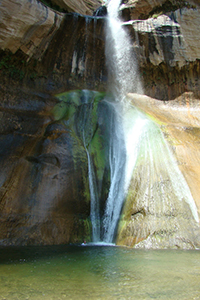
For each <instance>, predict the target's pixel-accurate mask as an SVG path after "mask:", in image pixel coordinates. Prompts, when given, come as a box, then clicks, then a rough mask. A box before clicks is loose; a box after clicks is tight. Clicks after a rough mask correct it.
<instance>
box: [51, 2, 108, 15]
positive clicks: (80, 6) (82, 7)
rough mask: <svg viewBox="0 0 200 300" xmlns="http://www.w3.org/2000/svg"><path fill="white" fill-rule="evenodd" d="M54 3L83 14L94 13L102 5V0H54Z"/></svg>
mask: <svg viewBox="0 0 200 300" xmlns="http://www.w3.org/2000/svg"><path fill="white" fill-rule="evenodd" d="M52 2H53V3H55V4H56V5H58V6H59V7H61V8H63V9H65V10H67V11H69V12H77V13H79V14H82V15H93V12H94V11H95V10H96V9H97V8H98V7H99V6H101V5H102V2H103V1H101V0H87V1H85V0H77V1H73V0H53V1H52Z"/></svg>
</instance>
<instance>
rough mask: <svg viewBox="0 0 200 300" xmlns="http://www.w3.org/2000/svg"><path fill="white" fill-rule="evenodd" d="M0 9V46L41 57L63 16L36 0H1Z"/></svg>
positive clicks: (13, 51)
mask: <svg viewBox="0 0 200 300" xmlns="http://www.w3.org/2000/svg"><path fill="white" fill-rule="evenodd" d="M0 10H1V21H0V48H1V49H3V50H5V49H9V50H10V51H11V52H12V53H15V52H16V51H17V50H21V51H22V52H24V53H25V54H27V55H28V56H29V57H31V56H32V55H33V54H36V53H37V56H38V57H41V55H42V53H43V52H44V51H45V50H46V48H47V47H48V45H49V43H50V41H51V39H52V37H53V35H54V33H55V32H56V30H57V29H58V28H59V26H60V23H61V21H62V18H63V15H61V14H59V13H56V12H54V11H52V10H50V9H49V8H48V7H46V6H44V5H42V3H40V2H39V1H37V0H31V1H23V0H17V1H15V0H14V1H6V0H5V1H4V0H3V1H1V4H0Z"/></svg>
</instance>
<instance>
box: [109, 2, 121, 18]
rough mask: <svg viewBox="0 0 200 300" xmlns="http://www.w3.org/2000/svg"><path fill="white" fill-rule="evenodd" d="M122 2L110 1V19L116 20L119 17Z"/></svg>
mask: <svg viewBox="0 0 200 300" xmlns="http://www.w3.org/2000/svg"><path fill="white" fill-rule="evenodd" d="M120 4H121V0H110V1H109V3H108V16H109V17H110V18H114V19H116V18H117V17H118V12H119V6H120Z"/></svg>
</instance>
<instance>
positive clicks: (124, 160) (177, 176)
mask: <svg viewBox="0 0 200 300" xmlns="http://www.w3.org/2000/svg"><path fill="white" fill-rule="evenodd" d="M120 3H121V1H120V0H110V1H109V3H108V18H107V29H106V49H105V52H106V61H107V68H108V86H109V88H108V91H109V92H110V93H111V94H112V95H113V97H114V99H115V100H114V101H109V100H108V101H107V102H108V105H109V106H110V107H112V109H113V112H114V113H113V115H112V120H110V129H109V130H110V141H109V145H110V146H109V147H110V148H109V149H110V150H109V164H110V190H109V194H108V198H107V201H106V204H105V210H104V215H103V217H102V221H101V222H100V221H99V215H100V214H99V211H98V209H99V206H98V205H97V203H98V199H96V198H95V197H94V195H95V193H94V185H95V178H93V177H92V166H91V159H90V157H89V153H88V151H87V155H88V164H89V177H90V191H91V201H93V202H92V203H91V221H92V226H93V241H94V242H98V241H103V242H105V243H112V242H114V241H115V236H116V232H117V226H118V222H119V219H120V214H121V211H122V208H123V203H124V199H125V197H126V194H127V191H128V188H129V184H130V181H131V180H132V177H133V176H134V172H135V171H134V170H135V169H137V168H138V166H137V165H138V161H141V159H142V160H143V161H144V162H143V167H142V170H143V173H142V174H141V173H140V176H142V177H143V178H144V180H143V183H142V184H141V185H140V187H139V192H138V195H139V194H140V195H141V198H140V199H138V201H141V203H142V202H143V203H144V206H143V208H142V209H143V210H144V211H145V212H147V211H150V212H151V214H152V215H154V216H156V215H157V216H158V214H159V215H166V214H167V212H166V211H167V210H168V209H169V207H170V208H171V209H172V210H173V207H174V205H175V206H176V204H175V203H173V202H175V200H174V199H177V200H176V201H183V200H184V201H185V202H186V203H188V205H189V207H190V209H191V212H192V215H193V218H194V219H195V220H196V222H197V223H198V222H199V218H198V213H197V209H196V205H195V202H194V200H193V198H192V195H191V193H190V190H189V188H188V185H187V183H186V181H185V179H184V177H183V175H182V174H181V172H180V170H179V168H178V166H177V163H176V161H175V159H174V157H173V155H172V153H171V150H170V149H169V147H168V145H167V143H166V141H165V139H164V136H163V134H162V132H161V130H160V129H159V127H158V126H157V125H156V124H155V123H154V122H153V121H151V120H150V119H149V118H148V117H147V116H146V115H145V114H143V113H142V112H140V111H138V110H137V109H136V108H135V107H133V106H132V105H131V103H129V101H128V100H127V94H128V93H129V92H134V93H140V94H142V93H143V91H142V85H141V83H140V79H139V78H140V76H139V72H138V67H137V60H136V58H135V53H134V49H133V47H132V45H131V42H130V40H129V36H128V34H127V32H126V29H125V26H124V24H123V23H122V22H121V21H120V18H119V6H120ZM105 101H106V100H105ZM158 149H159V154H158ZM145 174H148V176H146V175H145ZM136 176H137V175H136ZM155 179H156V180H157V183H158V184H159V189H158V190H159V191H156V192H155V189H154V186H155V184H156V180H155ZM159 182H160V183H159ZM163 184H164V185H163ZM169 185H170V193H171V195H172V197H170V195H169V187H168V186H169ZM166 186H167V187H166ZM136 202H137V201H136ZM138 206H139V205H138ZM181 209H182V208H181ZM176 210H179V208H178V206H177V208H176ZM95 218H98V220H96V219H95ZM155 218H156V217H155ZM155 218H154V221H155ZM154 221H153V222H152V231H153V230H154V231H156V226H154V225H153V223H154ZM155 223H156V222H155ZM99 226H100V227H101V229H100V228H99ZM173 226H175V225H173ZM178 226H179V227H180V228H181V226H183V224H179V225H178ZM101 231H102V232H103V234H100V232H101ZM180 231H181V229H180Z"/></svg>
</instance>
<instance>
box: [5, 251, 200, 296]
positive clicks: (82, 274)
mask: <svg viewBox="0 0 200 300" xmlns="http://www.w3.org/2000/svg"><path fill="white" fill-rule="evenodd" d="M0 299H4V300H5V299H6V300H8V299H9V300H10V299H19V300H24V299H37V300H40V299H45V300H46V299H48V300H51V299H55V300H58V299H84V300H85V299H124V300H127V299H136V300H138V299H162V300H165V299H167V300H168V299H175V300H178V299H181V300H184V299H185V300H190V299H200V251H181V250H176V251H171V250H169V251H165V250H163V251H158V250H154V251H151V250H150V251H149V250H148V251H147V250H133V249H127V248H123V247H111V246H110V247H105V246H51V247H49V246H44V247H6V248H0Z"/></svg>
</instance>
